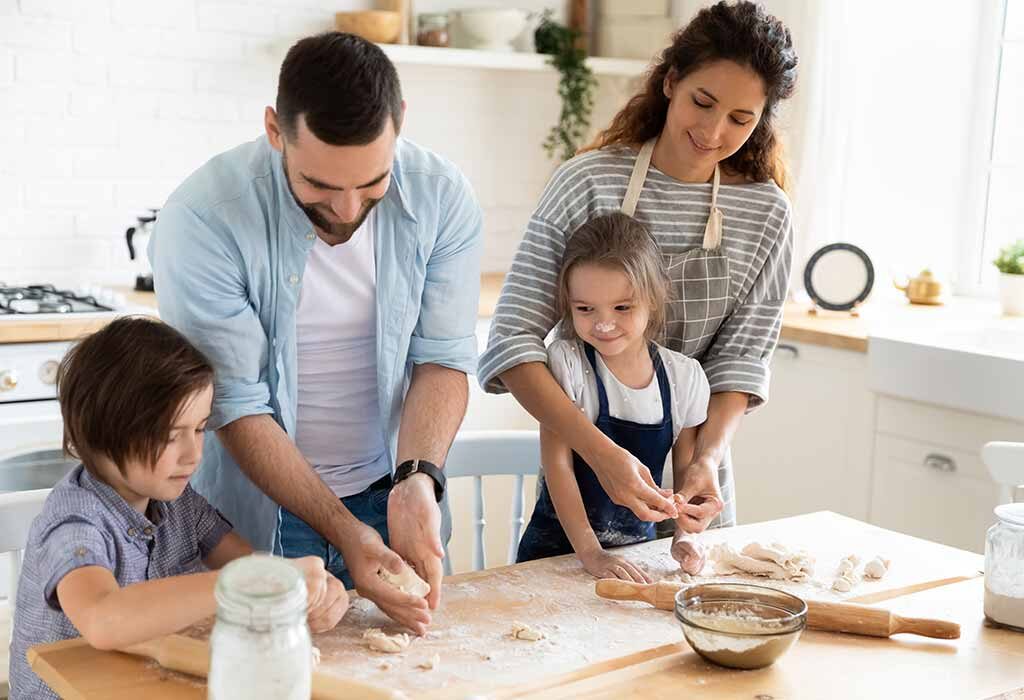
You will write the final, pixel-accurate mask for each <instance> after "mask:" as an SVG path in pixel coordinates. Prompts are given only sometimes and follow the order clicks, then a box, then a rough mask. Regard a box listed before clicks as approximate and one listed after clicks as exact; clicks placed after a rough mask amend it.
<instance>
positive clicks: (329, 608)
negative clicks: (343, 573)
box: [306, 557, 348, 634]
mask: <svg viewBox="0 0 1024 700" xmlns="http://www.w3.org/2000/svg"><path fill="white" fill-rule="evenodd" d="M317 558H318V559H319V557H317ZM347 610H348V593H346V592H345V587H344V586H343V585H341V581H339V580H338V579H336V578H335V577H334V576H332V575H331V574H327V586H326V588H325V589H324V595H323V596H322V597H321V598H320V604H319V605H317V606H316V607H315V608H310V610H309V612H308V613H306V619H307V621H308V622H309V629H310V631H311V632H313V633H314V634H319V633H320V632H328V631H330V630H332V629H334V628H335V626H337V624H338V623H339V622H340V621H341V618H342V617H344V616H345V612H346V611H347Z"/></svg>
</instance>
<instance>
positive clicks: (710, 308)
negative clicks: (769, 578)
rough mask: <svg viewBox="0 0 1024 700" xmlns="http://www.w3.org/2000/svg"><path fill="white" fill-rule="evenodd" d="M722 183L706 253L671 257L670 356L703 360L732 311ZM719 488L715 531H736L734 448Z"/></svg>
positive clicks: (642, 171) (626, 205)
mask: <svg viewBox="0 0 1024 700" xmlns="http://www.w3.org/2000/svg"><path fill="white" fill-rule="evenodd" d="M655 143H657V139H656V138H654V139H651V140H650V141H648V142H647V143H645V144H644V145H643V147H641V149H640V153H639V154H638V155H637V157H636V163H635V164H634V165H633V173H632V175H630V178H629V186H628V187H627V188H626V196H625V197H624V198H623V200H622V212H623V213H624V214H627V215H629V216H633V215H634V214H635V212H636V204H637V202H638V201H639V200H640V192H641V190H643V187H644V180H646V179H647V171H648V169H649V168H650V165H651V155H652V154H653V153H654V144H655ZM720 180H721V173H720V171H719V169H718V166H717V165H716V166H715V174H714V177H713V179H712V183H711V213H710V215H709V216H708V222H707V224H706V225H705V227H704V240H703V243H702V244H701V247H700V248H694V249H693V250H688V251H687V252H685V253H681V254H678V255H666V256H665V268H666V270H667V272H668V277H669V283H670V289H669V293H670V298H669V303H668V308H667V309H666V312H665V338H664V344H665V347H667V348H668V349H670V350H674V351H676V352H679V353H682V354H683V355H686V356H687V357H693V358H696V359H698V360H699V359H700V357H701V356H702V355H703V354H704V353H705V352H706V351H707V349H708V348H709V347H710V346H711V343H712V341H713V340H714V338H715V334H716V333H717V332H718V328H719V326H721V325H722V322H723V321H724V320H725V319H726V317H727V316H728V315H729V312H730V311H731V307H732V299H731V297H730V294H729V259H728V258H727V257H726V256H725V253H723V252H722V210H721V209H719V208H718V186H719V182H720ZM718 485H719V488H720V489H721V491H722V503H723V504H724V507H723V508H722V512H721V513H720V514H719V515H718V516H717V517H716V518H715V519H714V520H713V521H712V522H711V525H710V526H709V527H728V526H732V525H735V524H736V488H735V485H734V483H733V474H732V451H731V450H730V449H728V448H727V449H726V451H725V458H724V459H723V460H722V463H721V464H720V465H719V466H718Z"/></svg>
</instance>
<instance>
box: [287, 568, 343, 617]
mask: <svg viewBox="0 0 1024 700" xmlns="http://www.w3.org/2000/svg"><path fill="white" fill-rule="evenodd" d="M289 561H291V563H292V564H293V565H294V566H297V567H298V569H299V571H301V572H302V575H303V576H304V577H305V579H306V610H308V611H313V610H316V609H317V608H318V607H319V606H320V605H321V602H322V601H323V598H324V596H326V595H327V577H328V576H330V574H328V573H327V570H326V569H324V560H323V559H321V558H320V557H313V556H309V557H299V558H297V559H290V560H289ZM330 577H331V578H332V579H333V578H334V577H333V576H330Z"/></svg>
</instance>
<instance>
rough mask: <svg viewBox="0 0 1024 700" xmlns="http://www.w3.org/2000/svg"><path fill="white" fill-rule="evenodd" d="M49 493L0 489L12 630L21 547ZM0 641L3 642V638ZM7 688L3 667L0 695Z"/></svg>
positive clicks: (1, 552) (0, 540)
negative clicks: (9, 571) (8, 491)
mask: <svg viewBox="0 0 1024 700" xmlns="http://www.w3.org/2000/svg"><path fill="white" fill-rule="evenodd" d="M49 493H50V489H36V490H35V491H12V492H10V493H0V556H7V557H8V558H9V559H10V570H11V583H10V588H9V591H10V592H9V595H10V597H9V598H8V599H7V604H8V613H9V617H10V621H11V625H12V627H11V629H12V630H13V625H14V601H15V599H16V598H17V593H18V579H19V578H20V577H21V559H22V551H23V550H24V549H25V543H26V542H28V529H29V526H30V525H31V524H32V520H33V519H34V518H35V517H36V516H37V515H38V514H39V512H40V511H41V510H42V509H43V502H44V501H46V496H47V494H49ZM2 643H3V644H4V645H5V646H6V645H7V640H4V641H3V642H2ZM8 692H9V688H8V686H7V669H6V668H4V669H2V673H0V698H6V697H7V694H8Z"/></svg>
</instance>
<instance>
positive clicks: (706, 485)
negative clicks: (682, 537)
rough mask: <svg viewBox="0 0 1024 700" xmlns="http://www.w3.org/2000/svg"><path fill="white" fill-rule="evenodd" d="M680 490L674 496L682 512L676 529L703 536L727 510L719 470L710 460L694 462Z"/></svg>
mask: <svg viewBox="0 0 1024 700" xmlns="http://www.w3.org/2000/svg"><path fill="white" fill-rule="evenodd" d="M678 488H679V490H678V491H677V492H676V493H675V496H674V499H675V505H676V508H677V510H678V511H679V517H678V518H676V525H677V526H678V527H679V529H680V530H682V531H683V532H703V531H704V530H706V529H707V527H708V525H709V524H711V521H712V520H714V518H715V516H716V515H718V514H719V513H721V512H722V508H724V507H725V504H724V503H722V494H721V492H720V491H719V488H718V467H717V466H716V465H715V464H714V463H713V462H712V461H711V460H710V459H708V458H698V459H697V460H695V461H694V462H692V463H691V464H690V466H688V467H687V468H686V475H685V476H684V477H683V483H682V484H679V485H678Z"/></svg>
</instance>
